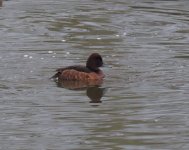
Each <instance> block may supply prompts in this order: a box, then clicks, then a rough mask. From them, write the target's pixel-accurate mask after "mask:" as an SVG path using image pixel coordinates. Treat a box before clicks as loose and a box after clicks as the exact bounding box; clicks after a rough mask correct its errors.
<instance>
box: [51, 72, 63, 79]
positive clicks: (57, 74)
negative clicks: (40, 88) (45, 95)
mask: <svg viewBox="0 0 189 150" xmlns="http://www.w3.org/2000/svg"><path fill="white" fill-rule="evenodd" d="M60 74H61V73H60V72H57V73H56V74H55V75H53V76H52V77H50V79H57V78H58V77H59V76H60Z"/></svg>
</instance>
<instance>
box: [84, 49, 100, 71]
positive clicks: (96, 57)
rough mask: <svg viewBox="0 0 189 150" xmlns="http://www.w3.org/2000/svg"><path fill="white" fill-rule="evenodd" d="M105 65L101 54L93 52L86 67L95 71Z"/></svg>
mask: <svg viewBox="0 0 189 150" xmlns="http://www.w3.org/2000/svg"><path fill="white" fill-rule="evenodd" d="M102 66H103V60H102V57H101V56H100V54H98V53H92V54H91V55H90V56H89V58H88V59H87V63H86V67H87V68H89V69H90V70H93V71H98V70H99V69H98V68H99V67H102Z"/></svg>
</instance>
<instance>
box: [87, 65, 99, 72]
mask: <svg viewBox="0 0 189 150" xmlns="http://www.w3.org/2000/svg"><path fill="white" fill-rule="evenodd" d="M86 67H87V68H88V69H89V70H91V71H94V72H96V73H98V72H99V71H100V69H99V68H94V67H90V66H86Z"/></svg>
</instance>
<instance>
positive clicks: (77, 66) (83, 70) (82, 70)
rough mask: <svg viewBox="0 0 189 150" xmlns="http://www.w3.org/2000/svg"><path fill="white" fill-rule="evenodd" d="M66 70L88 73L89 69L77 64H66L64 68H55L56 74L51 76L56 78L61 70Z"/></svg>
mask: <svg viewBox="0 0 189 150" xmlns="http://www.w3.org/2000/svg"><path fill="white" fill-rule="evenodd" d="M66 70H75V71H78V72H83V73H90V72H91V70H89V69H88V68H87V67H85V66H79V65H75V66H68V67H64V68H59V69H57V70H56V72H57V73H56V74H55V75H54V76H52V77H51V78H54V79H56V78H58V77H59V76H60V75H61V74H62V72H63V71H66Z"/></svg>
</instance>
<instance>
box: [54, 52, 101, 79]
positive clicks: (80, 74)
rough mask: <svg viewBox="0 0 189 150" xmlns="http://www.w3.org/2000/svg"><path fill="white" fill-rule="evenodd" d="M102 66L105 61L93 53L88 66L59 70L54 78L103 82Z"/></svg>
mask: <svg viewBox="0 0 189 150" xmlns="http://www.w3.org/2000/svg"><path fill="white" fill-rule="evenodd" d="M102 66H103V60H102V57H101V56H100V54H98V53H92V54H91V55H90V56H89V58H88V59H87V62H86V66H79V65H75V66H68V67H65V68H59V69H57V70H56V71H57V73H56V74H55V75H54V76H53V77H52V78H58V79H59V80H76V81H88V80H102V78H103V77H104V74H103V72H102V71H101V70H100V69H99V67H102Z"/></svg>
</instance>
